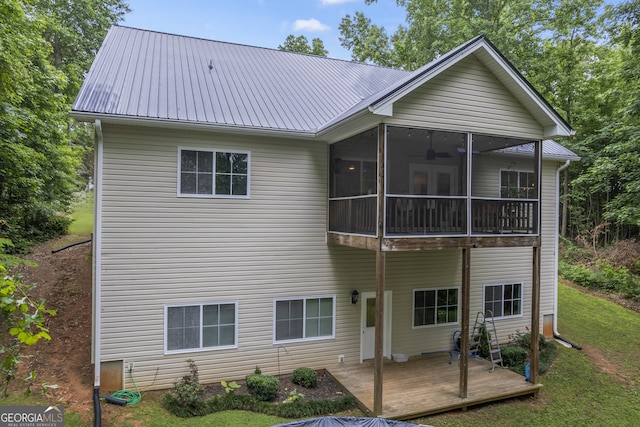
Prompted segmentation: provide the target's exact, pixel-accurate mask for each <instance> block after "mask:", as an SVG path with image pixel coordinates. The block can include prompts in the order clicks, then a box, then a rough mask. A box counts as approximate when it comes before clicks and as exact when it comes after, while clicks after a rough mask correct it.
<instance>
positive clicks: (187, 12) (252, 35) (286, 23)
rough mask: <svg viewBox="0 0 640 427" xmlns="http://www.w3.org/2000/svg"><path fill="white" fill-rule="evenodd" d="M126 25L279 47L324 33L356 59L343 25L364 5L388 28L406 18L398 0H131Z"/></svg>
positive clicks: (336, 54) (335, 54)
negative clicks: (344, 42) (371, 0)
mask: <svg viewBox="0 0 640 427" xmlns="http://www.w3.org/2000/svg"><path fill="white" fill-rule="evenodd" d="M128 3H129V6H130V8H131V13H129V14H128V15H127V16H126V17H125V20H124V22H122V25H126V26H130V27H135V28H143V29H147V30H154V31H162V32H167V33H173V34H180V35H186V36H194V37H202V38H205V39H212V40H220V41H226V42H232V43H241V44H248V45H252V46H262V47H269V48H274V49H275V48H277V47H278V45H280V44H282V43H283V42H284V40H285V38H286V37H287V36H288V35H289V34H294V35H296V36H299V35H304V36H306V37H307V39H308V40H309V41H311V39H313V38H315V37H319V38H321V39H322V41H323V42H324V46H325V48H326V49H327V50H328V51H329V56H330V57H332V58H340V59H351V54H350V53H349V52H348V51H347V50H345V49H344V48H342V46H340V41H339V40H338V37H339V36H340V31H339V29H338V26H339V25H340V20H341V19H342V17H343V16H345V15H346V14H351V16H353V15H354V13H355V12H356V11H363V12H364V13H365V14H366V15H367V17H369V18H371V20H372V21H373V22H374V23H375V24H377V25H382V26H384V27H385V28H386V29H387V31H388V32H389V33H392V32H393V31H394V30H395V29H396V27H397V26H398V25H400V24H402V23H403V22H404V17H405V14H404V9H402V8H400V7H397V6H396V2H395V0H378V2H377V3H375V4H373V5H369V6H367V5H365V3H364V0H171V1H165V0H128Z"/></svg>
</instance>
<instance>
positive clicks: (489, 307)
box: [484, 283, 522, 318]
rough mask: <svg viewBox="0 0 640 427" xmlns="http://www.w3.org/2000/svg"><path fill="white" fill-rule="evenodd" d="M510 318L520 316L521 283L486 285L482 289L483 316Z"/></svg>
mask: <svg viewBox="0 0 640 427" xmlns="http://www.w3.org/2000/svg"><path fill="white" fill-rule="evenodd" d="M489 311H491V313H493V317H494V318H497V317H511V316H521V315H522V283H508V284H504V285H486V286H485V287H484V312H485V316H490V314H488V313H489Z"/></svg>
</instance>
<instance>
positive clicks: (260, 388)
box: [246, 374, 280, 402]
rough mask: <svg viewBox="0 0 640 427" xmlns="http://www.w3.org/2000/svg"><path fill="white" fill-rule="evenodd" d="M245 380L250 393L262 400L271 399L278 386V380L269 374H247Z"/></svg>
mask: <svg viewBox="0 0 640 427" xmlns="http://www.w3.org/2000/svg"><path fill="white" fill-rule="evenodd" d="M246 381H247V388H248V389H249V391H250V392H251V394H253V395H254V396H255V397H256V398H257V399H259V400H261V401H263V402H268V401H270V400H273V398H274V397H276V393H278V389H279V388H280V380H279V379H277V378H276V377H272V376H269V375H257V374H251V375H247V377H246Z"/></svg>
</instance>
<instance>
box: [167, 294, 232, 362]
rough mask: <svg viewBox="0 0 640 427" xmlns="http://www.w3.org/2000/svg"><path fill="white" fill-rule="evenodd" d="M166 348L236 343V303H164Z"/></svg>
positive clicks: (170, 350)
mask: <svg viewBox="0 0 640 427" xmlns="http://www.w3.org/2000/svg"><path fill="white" fill-rule="evenodd" d="M164 318H165V352H166V353H179V352H185V351H196V350H207V349H214V348H234V347H236V335H237V333H236V332H237V326H236V322H237V316H236V303H214V304H188V305H180V306H177V305H175V306H174V305H170V306H166V307H165V316H164Z"/></svg>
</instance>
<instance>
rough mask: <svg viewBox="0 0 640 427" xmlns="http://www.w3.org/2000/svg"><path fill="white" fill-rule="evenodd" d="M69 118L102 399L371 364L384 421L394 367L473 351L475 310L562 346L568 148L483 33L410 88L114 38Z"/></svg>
mask: <svg viewBox="0 0 640 427" xmlns="http://www.w3.org/2000/svg"><path fill="white" fill-rule="evenodd" d="M71 115H72V116H73V117H74V118H76V119H77V120H82V121H88V122H93V123H95V128H96V141H97V143H96V163H95V170H96V176H95V200H96V222H95V233H94V264H95V270H94V296H95V298H94V313H93V319H94V338H93V343H92V344H93V345H92V347H93V350H92V353H93V359H94V362H95V366H96V368H95V372H96V374H95V382H96V385H97V386H101V387H102V388H103V389H106V390H109V389H111V390H114V389H119V388H122V387H131V380H130V376H129V372H130V371H131V372H132V373H133V375H135V381H136V383H137V385H138V386H139V387H140V388H141V389H147V390H148V389H161V388H168V387H170V386H171V384H172V383H173V382H174V381H176V380H177V379H179V378H180V377H181V376H182V375H184V373H185V369H186V363H185V361H186V360H187V359H193V360H195V361H196V363H197V366H198V368H199V373H200V378H201V380H202V381H203V382H205V383H206V382H215V381H220V380H231V379H242V378H244V376H245V375H246V374H248V373H251V372H252V371H253V369H254V368H255V366H256V365H257V366H259V367H260V368H261V369H262V371H263V372H264V373H269V374H277V373H280V372H281V373H285V372H291V371H292V370H293V369H295V368H297V367H302V366H305V367H311V368H314V369H321V368H327V367H330V366H334V365H336V364H341V365H343V366H344V365H348V364H353V365H357V364H361V363H362V362H363V361H365V360H369V359H372V360H373V361H374V362H373V364H374V367H375V369H374V379H375V381H374V388H375V390H374V393H375V399H374V400H375V405H374V406H375V407H374V410H373V412H374V413H375V414H381V413H382V384H383V382H382V378H383V375H384V374H383V372H384V368H383V366H384V363H383V361H384V360H385V359H388V358H391V355H392V354H394V353H399V354H404V355H407V356H409V357H413V356H417V355H421V354H422V353H429V352H436V351H442V350H448V349H451V348H452V338H451V337H452V334H453V333H454V332H455V331H456V330H461V331H462V341H461V345H462V349H463V350H466V349H468V348H469V345H470V344H469V335H470V332H471V329H472V328H473V322H474V319H475V317H476V313H478V312H483V313H487V314H488V313H489V310H490V311H491V313H492V315H493V319H494V322H495V325H496V330H497V332H498V335H499V339H500V340H501V341H503V342H504V341H505V340H507V339H508V336H509V334H511V333H513V332H514V331H516V330H520V331H523V330H524V329H525V328H527V327H528V328H530V330H531V332H532V335H533V337H534V340H535V338H536V337H537V336H538V334H539V333H540V330H541V328H542V332H543V333H544V334H545V335H547V336H552V335H553V333H554V325H555V322H556V317H555V314H556V304H557V301H556V295H557V294H556V286H557V274H556V271H557V268H556V264H557V217H558V215H557V211H558V172H559V170H560V169H561V168H563V167H566V166H567V165H568V162H569V161H572V160H577V159H578V158H577V156H576V155H575V154H573V153H572V152H570V151H569V150H567V149H565V148H563V147H562V146H560V145H559V144H557V143H556V142H554V141H553V140H552V139H551V138H555V137H562V136H568V135H571V134H572V133H573V131H572V129H571V128H570V127H569V125H568V124H567V123H566V122H565V121H564V120H563V119H562V118H561V117H560V116H559V115H558V114H557V113H556V112H555V111H554V110H553V108H552V107H551V106H550V105H549V104H548V103H547V102H546V101H545V100H544V99H543V98H542V97H541V96H540V95H539V94H538V93H537V92H536V91H535V89H534V88H533V87H532V86H531V85H530V84H529V83H528V82H527V81H526V80H525V79H524V78H523V77H522V75H521V74H520V73H518V71H517V70H516V69H515V68H514V67H513V66H512V65H511V64H510V63H509V62H508V61H507V60H506V59H505V58H504V57H503V56H502V55H501V54H500V52H498V50H497V49H496V48H495V47H494V46H493V45H492V44H491V43H490V42H489V40H487V39H486V38H485V37H483V36H480V37H477V38H474V39H472V40H470V41H469V42H467V43H465V44H464V45H462V46H460V47H458V48H456V49H454V50H453V51H451V52H449V53H447V54H445V55H443V56H441V57H440V58H438V59H436V60H434V61H433V62H431V63H429V64H426V65H425V66H423V67H422V68H420V69H418V70H416V71H414V72H407V71H402V70H394V69H389V68H383V67H377V66H372V65H366V64H359V63H353V62H349V61H342V60H334V59H327V58H321V57H314V56H308V55H300V54H295V53H289V52H282V51H277V50H271V49H264V48H258V47H251V46H244V45H237V44H231V43H223V42H217V41H210V40H202V39H197V38H190V37H183V36H177V35H171V34H164V33H158V32H153V31H146V30H139V29H133V28H126V27H119V26H116V27H113V28H112V29H111V30H110V31H109V33H108V34H107V36H106V39H105V41H104V43H103V45H102V47H101V49H100V51H99V52H98V53H97V55H96V58H95V61H94V63H93V66H92V67H91V70H90V71H89V73H88V75H87V77H86V80H85V82H84V85H83V86H82V89H81V90H80V93H79V95H78V97H77V99H76V101H75V103H74V105H73V109H72V112H71ZM376 325H382V327H376ZM534 342H535V341H534ZM532 365H533V366H534V367H535V366H537V354H536V353H535V352H534V354H533V356H532ZM467 369H468V356H467V351H462V355H461V363H460V385H459V394H460V396H461V397H462V398H464V397H466V393H467V391H466V387H467V382H468V378H467V372H468V371H467ZM536 372H537V371H536V370H535V369H532V375H531V382H532V383H534V384H536V382H537V375H536Z"/></svg>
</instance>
